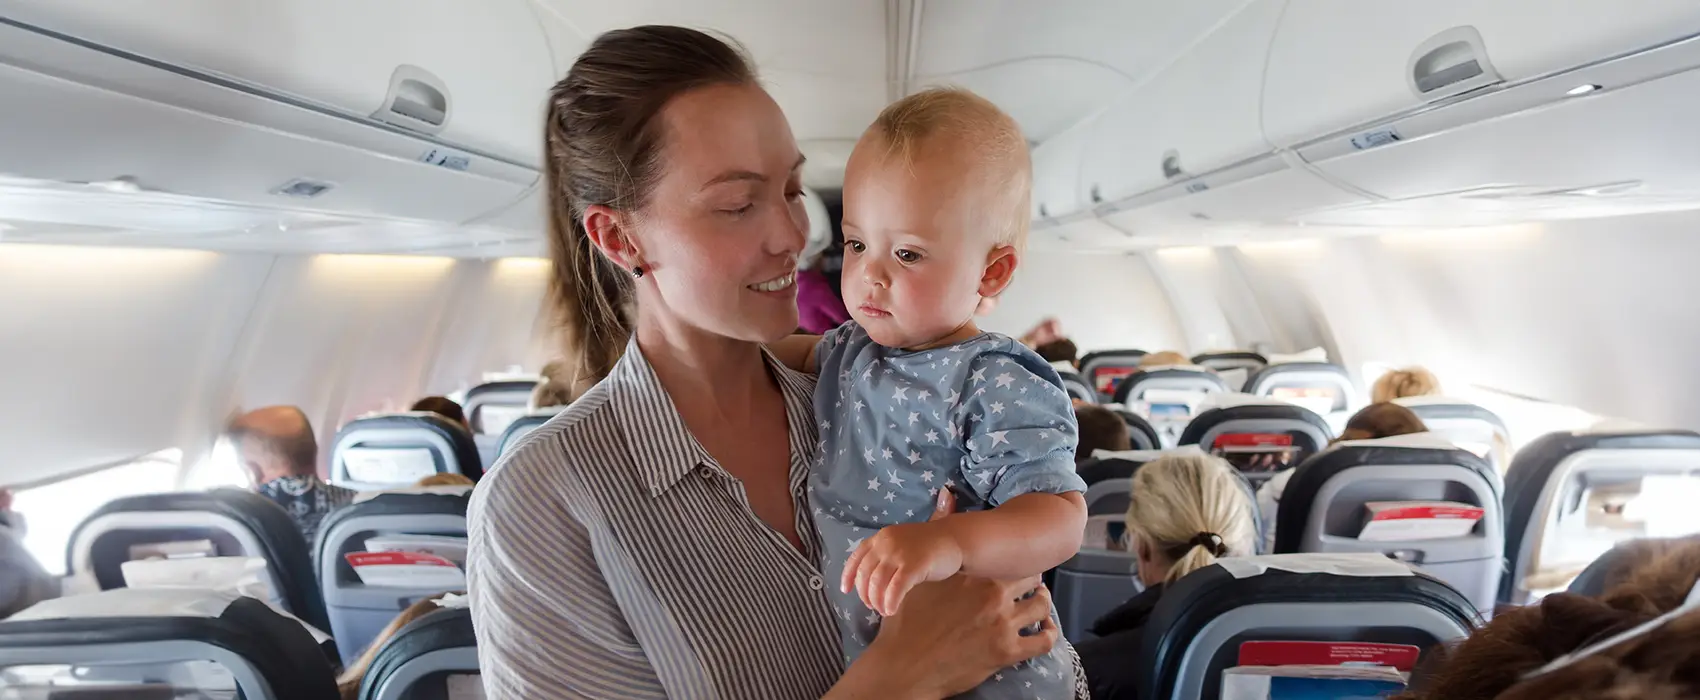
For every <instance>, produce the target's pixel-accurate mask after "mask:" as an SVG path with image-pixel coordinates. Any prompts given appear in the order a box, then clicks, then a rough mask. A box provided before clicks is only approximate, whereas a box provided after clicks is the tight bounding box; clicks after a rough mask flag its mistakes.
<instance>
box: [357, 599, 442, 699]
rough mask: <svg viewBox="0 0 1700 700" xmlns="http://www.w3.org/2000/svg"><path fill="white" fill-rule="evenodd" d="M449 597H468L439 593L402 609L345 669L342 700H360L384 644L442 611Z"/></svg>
mask: <svg viewBox="0 0 1700 700" xmlns="http://www.w3.org/2000/svg"><path fill="white" fill-rule="evenodd" d="M448 595H457V596H459V595H466V592H465V591H455V592H452V593H438V594H437V595H434V596H430V597H427V598H425V599H424V600H421V601H419V602H416V603H414V604H412V605H409V606H407V607H406V608H404V609H402V611H401V614H400V615H396V616H395V619H394V620H390V624H388V625H386V626H384V629H383V630H381V631H379V632H378V636H376V637H373V638H372V643H371V644H370V645H368V646H367V647H366V650H365V651H362V652H360V656H358V657H356V658H355V659H354V663H351V664H349V665H348V668H346V669H343V672H342V675H341V676H338V677H337V679H336V689H337V692H338V693H339V694H341V695H342V700H359V698H360V684H361V682H363V681H365V680H366V672H367V671H370V670H371V669H372V660H373V659H376V658H377V657H378V652H379V651H381V650H382V649H383V648H384V644H385V643H387V642H389V641H390V637H394V636H395V633H397V632H400V631H401V628H403V627H406V626H407V624H408V623H410V622H413V621H414V620H417V619H419V618H421V617H424V616H426V615H429V614H431V613H434V612H437V611H438V610H442V609H443V607H442V605H441V603H440V601H441V600H442V599H443V597H444V596H448Z"/></svg>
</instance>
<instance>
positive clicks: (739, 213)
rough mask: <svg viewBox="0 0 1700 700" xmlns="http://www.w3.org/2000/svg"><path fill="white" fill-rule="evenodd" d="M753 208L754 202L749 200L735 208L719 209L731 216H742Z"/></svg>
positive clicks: (754, 206)
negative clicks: (747, 202)
mask: <svg viewBox="0 0 1700 700" xmlns="http://www.w3.org/2000/svg"><path fill="white" fill-rule="evenodd" d="M754 208H756V204H755V202H750V203H749V204H745V205H744V206H741V207H738V208H737V209H722V210H720V211H722V212H725V213H726V214H729V215H732V216H743V215H745V214H748V213H750V210H751V209H754Z"/></svg>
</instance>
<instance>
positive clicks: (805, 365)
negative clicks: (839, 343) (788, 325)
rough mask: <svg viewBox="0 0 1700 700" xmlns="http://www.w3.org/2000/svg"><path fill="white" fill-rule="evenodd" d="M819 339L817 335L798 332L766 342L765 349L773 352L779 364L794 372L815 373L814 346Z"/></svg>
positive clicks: (817, 343) (818, 342)
mask: <svg viewBox="0 0 1700 700" xmlns="http://www.w3.org/2000/svg"><path fill="white" fill-rule="evenodd" d="M820 339H821V336H818V335H803V334H801V333H799V334H797V335H791V336H786V337H784V338H780V339H779V340H776V341H774V342H772V343H768V345H767V351H768V352H771V353H773V357H774V359H777V360H779V364H782V365H785V366H786V367H789V368H791V370H792V371H794V372H802V373H804V374H815V347H816V346H817V345H819V344H820Z"/></svg>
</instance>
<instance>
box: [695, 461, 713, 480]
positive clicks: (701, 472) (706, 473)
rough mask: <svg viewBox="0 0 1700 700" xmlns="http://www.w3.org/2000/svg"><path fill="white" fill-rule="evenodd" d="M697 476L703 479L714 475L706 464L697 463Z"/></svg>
mask: <svg viewBox="0 0 1700 700" xmlns="http://www.w3.org/2000/svg"><path fill="white" fill-rule="evenodd" d="M697 476H700V477H702V478H704V479H708V478H712V477H713V476H714V470H713V469H709V468H708V465H706V464H700V465H697Z"/></svg>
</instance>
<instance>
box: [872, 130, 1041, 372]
mask: <svg viewBox="0 0 1700 700" xmlns="http://www.w3.org/2000/svg"><path fill="white" fill-rule="evenodd" d="M944 151H945V149H938V148H934V149H923V150H922V151H921V152H920V153H918V154H916V155H915V157H914V158H912V159H910V160H909V161H907V162H906V161H904V160H903V159H899V158H887V157H886V146H885V144H884V143H883V141H881V139H880V138H879V137H878V136H868V137H864V138H863V139H862V143H860V144H857V147H856V150H855V152H853V153H852V154H851V156H850V163H849V165H848V167H847V168H846V170H845V175H844V246H845V247H844V289H843V291H844V305H845V306H846V307H848V308H849V310H850V315H851V317H853V318H855V319H856V322H857V323H858V324H861V326H862V327H863V328H865V329H867V331H868V335H869V337H871V338H873V340H874V342H876V343H879V344H881V345H884V346H886V347H897V348H910V349H916V348H924V347H929V346H931V345H934V344H937V343H939V342H941V341H943V340H945V339H947V338H948V337H949V336H950V335H951V334H953V333H956V332H957V331H959V330H962V329H963V328H964V327H966V326H967V325H968V323H969V322H970V321H972V320H973V317H974V309H975V308H976V307H977V306H978V305H979V304H980V299H981V296H982V295H988V296H989V295H992V294H995V293H996V292H997V291H999V290H1001V287H1002V285H1003V283H1004V282H1003V281H1002V280H1001V279H998V277H999V271H1001V272H1002V276H1003V277H1005V278H1007V276H1008V271H1012V270H1013V265H1010V266H1009V268H1008V270H1004V268H1002V267H1001V266H1000V267H999V270H998V271H993V272H992V273H991V274H988V266H989V265H990V264H991V263H992V262H993V261H994V260H996V259H998V258H1000V257H1003V256H1004V255H1010V256H1013V253H1014V251H1013V249H1011V248H1009V247H1007V246H997V245H996V244H995V242H994V236H993V235H991V232H989V231H987V230H984V227H985V226H986V223H985V222H987V221H988V220H989V219H990V217H988V216H984V215H982V214H983V212H984V210H985V209H986V208H987V207H986V203H985V202H984V201H983V200H984V199H985V196H986V195H985V194H984V193H986V192H989V191H991V189H990V188H986V187H981V186H978V185H977V184H976V181H975V180H974V179H972V178H969V177H965V175H966V174H967V173H968V172H971V170H972V168H971V165H970V163H971V162H972V161H971V160H970V159H967V158H962V157H958V156H955V155H953V154H951V153H948V152H944ZM1010 262H1011V263H1013V257H1011V259H1010Z"/></svg>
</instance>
